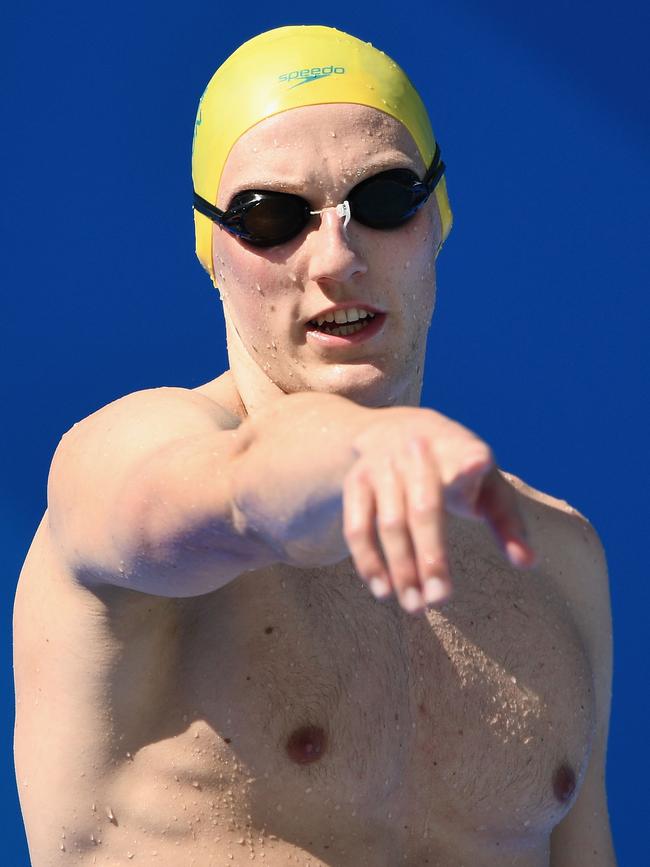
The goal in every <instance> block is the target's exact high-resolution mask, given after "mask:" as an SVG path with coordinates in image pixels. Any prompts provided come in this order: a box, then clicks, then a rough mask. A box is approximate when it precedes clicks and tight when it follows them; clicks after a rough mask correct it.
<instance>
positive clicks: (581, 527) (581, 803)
mask: <svg viewBox="0 0 650 867" xmlns="http://www.w3.org/2000/svg"><path fill="white" fill-rule="evenodd" d="M565 522H566V523H568V524H569V525H570V526H569V527H567V529H569V531H570V534H571V535H570V537H569V538H565V539H564V541H565V542H566V547H565V551H567V552H569V554H568V556H569V558H570V562H569V563H568V566H569V568H568V569H567V570H566V572H565V573H564V574H565V575H571V576H572V587H571V588H570V591H569V593H568V601H569V604H571V606H572V608H573V611H574V616H575V618H576V622H577V623H578V626H579V628H580V630H581V632H582V635H583V638H584V641H585V645H586V647H587V651H588V653H589V656H590V659H591V664H592V670H593V677H594V686H595V696H596V730H595V733H594V740H593V744H592V749H591V756H590V759H589V765H588V767H587V772H586V775H585V778H584V781H583V784H582V787H581V789H580V792H579V794H578V798H577V800H576V802H575V804H574V805H573V807H572V808H571V810H570V812H569V813H568V814H567V815H566V816H565V818H564V819H563V820H562V822H560V824H559V825H557V826H556V828H555V829H554V830H553V833H552V835H551V867H582V865H583V864H589V865H590V867H616V863H617V862H616V855H615V853H614V847H613V843H612V834H611V830H610V824H609V815H608V811H607V793H606V789H605V764H606V753H607V735H608V729H609V715H610V704H611V680H612V628H611V611H610V599H609V581H608V576H607V564H606V561H605V555H604V552H603V549H602V546H601V544H600V540H599V538H598V535H597V533H596V531H595V530H594V528H593V527H592V526H591V524H589V522H588V521H587V520H586V519H585V518H583V516H582V515H579V514H578V513H575V512H573V514H572V515H570V516H568V517H567V516H565ZM565 556H566V555H565Z"/></svg>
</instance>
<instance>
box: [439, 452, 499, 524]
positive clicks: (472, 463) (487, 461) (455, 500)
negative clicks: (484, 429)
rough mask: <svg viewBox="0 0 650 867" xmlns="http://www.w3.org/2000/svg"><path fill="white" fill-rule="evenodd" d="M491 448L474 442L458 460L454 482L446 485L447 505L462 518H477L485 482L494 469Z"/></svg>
mask: <svg viewBox="0 0 650 867" xmlns="http://www.w3.org/2000/svg"><path fill="white" fill-rule="evenodd" d="M494 465H495V464H494V455H493V454H492V450H491V449H490V447H489V446H488V445H487V444H486V443H483V442H481V441H478V440H477V441H475V442H472V443H471V444H470V445H469V447H467V448H466V449H464V450H463V452H462V454H461V455H459V456H458V458H457V466H456V468H455V472H454V475H453V481H451V482H449V483H448V484H447V485H445V489H444V490H445V505H446V506H447V508H448V509H449V510H450V511H451V512H454V513H455V514H457V515H459V516H460V517H461V518H476V517H477V514H476V504H477V501H478V497H479V494H480V492H481V489H482V487H483V481H484V479H485V477H486V476H487V474H488V473H489V472H490V471H491V470H492V468H493V467H494Z"/></svg>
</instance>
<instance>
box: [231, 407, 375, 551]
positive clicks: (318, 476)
mask: <svg viewBox="0 0 650 867" xmlns="http://www.w3.org/2000/svg"><path fill="white" fill-rule="evenodd" d="M381 412H383V410H373V409H368V408H366V407H362V406H360V405H359V404H356V403H354V402H353V401H351V400H348V399H347V398H344V397H341V396H340V395H333V394H322V393H317V392H303V393H300V394H294V395H290V396H287V397H285V398H283V399H282V400H281V401H278V403H277V404H275V405H274V406H272V407H270V408H268V409H267V410H265V411H264V412H262V413H260V414H259V415H257V416H255V418H254V419H251V420H250V442H249V444H248V445H247V448H246V450H245V451H244V452H243V453H242V455H241V456H240V458H239V459H238V461H237V466H236V472H235V474H234V483H233V503H234V507H235V511H236V514H237V516H238V521H239V522H240V525H241V526H242V527H244V528H245V529H246V532H247V533H249V534H251V535H252V536H253V537H255V538H258V539H260V540H265V541H266V542H267V544H268V545H269V546H270V547H272V548H273V549H274V550H275V551H276V552H277V556H278V559H279V560H280V561H282V562H287V563H296V564H299V565H304V566H306V565H326V564H328V563H334V562H338V561H339V560H341V559H342V558H343V557H345V556H346V554H347V547H346V544H345V541H344V538H343V534H342V524H341V510H342V485H343V480H344V478H345V475H346V473H347V472H348V470H349V469H350V467H351V465H352V464H353V462H354V461H355V460H356V458H357V456H358V452H357V451H356V449H355V447H354V442H355V439H356V438H357V437H358V436H359V434H360V433H362V432H363V431H364V430H366V429H367V428H368V427H369V426H370V425H371V424H372V423H373V422H374V421H375V419H376V417H377V414H378V413H381Z"/></svg>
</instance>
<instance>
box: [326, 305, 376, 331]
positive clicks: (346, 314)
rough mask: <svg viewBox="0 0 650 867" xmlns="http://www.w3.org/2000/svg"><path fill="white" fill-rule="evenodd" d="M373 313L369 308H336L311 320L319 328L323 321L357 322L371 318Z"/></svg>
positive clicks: (373, 315) (339, 323)
mask: <svg viewBox="0 0 650 867" xmlns="http://www.w3.org/2000/svg"><path fill="white" fill-rule="evenodd" d="M375 315H376V314H374V313H371V312H370V311H369V310H363V309H362V308H359V309H357V308H356V307H350V309H349V310H336V311H335V312H334V313H328V314H327V315H325V316H319V317H318V318H317V319H312V320H311V321H312V322H314V323H316V324H317V325H318V327H319V328H320V326H321V325H322V324H323V323H324V322H336V323H337V325H342V324H343V323H344V322H358V321H359V319H366V318H367V317H370V318H371V319H373V318H374V317H375Z"/></svg>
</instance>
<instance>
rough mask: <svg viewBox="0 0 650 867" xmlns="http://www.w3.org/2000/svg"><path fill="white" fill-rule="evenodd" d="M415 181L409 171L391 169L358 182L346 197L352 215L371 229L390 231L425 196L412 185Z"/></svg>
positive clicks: (410, 213)
mask: <svg viewBox="0 0 650 867" xmlns="http://www.w3.org/2000/svg"><path fill="white" fill-rule="evenodd" d="M418 181H419V178H418V177H417V175H416V174H415V173H414V172H412V171H410V170H409V169H392V170H390V171H387V172H382V173H381V174H379V175H376V176H375V177H372V178H368V180H367V181H362V182H361V183H360V184H359V186H358V187H356V189H355V190H354V195H353V196H351V198H350V205H351V209H352V216H353V217H354V218H355V219H356V220H358V221H359V222H360V223H363V224H364V225H365V226H369V227H370V228H372V229H392V228H396V227H397V226H401V225H402V224H403V223H405V222H406V221H407V220H408V219H409V217H411V216H412V215H413V214H414V213H415V211H416V210H417V208H418V206H419V205H420V203H421V202H422V200H423V198H424V197H425V195H426V193H425V191H424V188H423V189H422V192H420V191H419V190H418V188H417V187H416V188H415V189H413V187H414V185H415V184H417V183H418Z"/></svg>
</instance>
